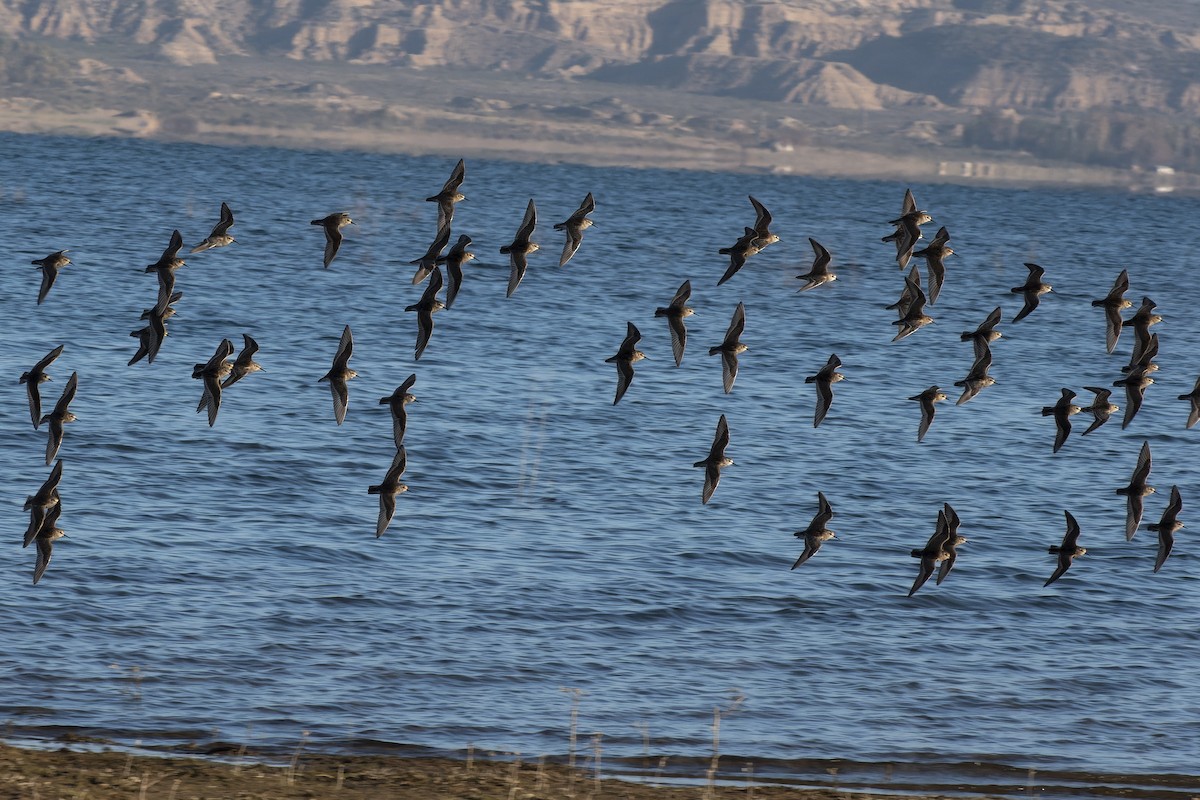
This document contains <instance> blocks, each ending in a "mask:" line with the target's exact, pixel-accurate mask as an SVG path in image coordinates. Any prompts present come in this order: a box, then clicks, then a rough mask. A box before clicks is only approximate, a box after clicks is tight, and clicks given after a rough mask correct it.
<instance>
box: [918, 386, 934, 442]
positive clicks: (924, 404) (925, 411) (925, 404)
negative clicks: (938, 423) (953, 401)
mask: <svg viewBox="0 0 1200 800" xmlns="http://www.w3.org/2000/svg"><path fill="white" fill-rule="evenodd" d="M935 394H936V392H935ZM918 399H919V400H920V401H921V424H920V426H918V428H917V441H918V442H919V441H921V440H922V439H924V438H925V434H926V433H928V432H929V426H930V425H931V424H932V423H933V415H934V413H935V411H934V406H933V397H932V395H930V394H922V395H920V396H919V397H918Z"/></svg>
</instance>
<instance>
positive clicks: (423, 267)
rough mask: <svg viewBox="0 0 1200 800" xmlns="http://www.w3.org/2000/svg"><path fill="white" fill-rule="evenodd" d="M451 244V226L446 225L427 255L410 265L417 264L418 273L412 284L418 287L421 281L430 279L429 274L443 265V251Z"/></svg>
mask: <svg viewBox="0 0 1200 800" xmlns="http://www.w3.org/2000/svg"><path fill="white" fill-rule="evenodd" d="M449 243H450V226H449V225H446V226H445V227H443V228H439V229H438V232H437V237H436V238H434V240H433V242H432V243H431V244H430V245H429V248H428V249H427V250H426V251H425V255H423V256H421V257H420V258H414V259H413V260H412V261H410V262H408V263H409V264H415V265H416V267H417V271H416V272H415V273H413V277H412V282H413V285H414V286H416V285H417V284H418V283H420V282H421V281H423V280H425V279H426V278H428V277H429V273H431V272H433V270H434V269H436V267H437V265H438V264H440V263H443V262H444V261H445V259H444V258H443V257H442V251H443V250H445V249H446V245H447V244H449Z"/></svg>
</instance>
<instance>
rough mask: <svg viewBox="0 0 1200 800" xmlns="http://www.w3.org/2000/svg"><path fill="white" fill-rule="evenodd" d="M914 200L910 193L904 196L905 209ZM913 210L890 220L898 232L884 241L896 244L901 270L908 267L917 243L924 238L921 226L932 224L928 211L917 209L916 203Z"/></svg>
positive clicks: (884, 238) (897, 262) (897, 260)
mask: <svg viewBox="0 0 1200 800" xmlns="http://www.w3.org/2000/svg"><path fill="white" fill-rule="evenodd" d="M910 200H912V194H911V193H908V194H905V196H904V205H905V207H908V206H909V201H910ZM912 206H913V207H912V208H911V209H909V210H908V211H905V212H904V213H902V214H901V215H900V216H899V217H897V218H896V219H893V220H889V221H888V224H889V225H894V226H896V230H895V231H894V232H893V233H892V234H890V235H888V236H884V237H883V241H885V242H890V241H894V242H895V243H896V264H897V265H898V266H899V268H900V269H904V268H905V267H907V266H908V261H909V259H910V258H912V253H913V248H914V247H915V246H916V244H917V241H918V240H919V239H921V238H923V236H924V235H923V234H922V233H921V226H922V225H924V224H925V223H927V222H932V221H933V217H932V216H930V215H929V212H928V211H923V210H921V209H918V208H916V203H915V201H913V202H912Z"/></svg>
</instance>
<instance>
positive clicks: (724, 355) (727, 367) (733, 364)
mask: <svg viewBox="0 0 1200 800" xmlns="http://www.w3.org/2000/svg"><path fill="white" fill-rule="evenodd" d="M737 374H738V357H737V353H735V352H733V351H732V350H722V351H721V385H722V386H723V387H724V388H725V394H729V393H730V392H732V391H733V382H734V381H735V380H737Z"/></svg>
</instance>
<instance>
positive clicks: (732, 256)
mask: <svg viewBox="0 0 1200 800" xmlns="http://www.w3.org/2000/svg"><path fill="white" fill-rule="evenodd" d="M744 266H746V251H745V249H743V248H741V247H738V246H737V245H734V246H733V247H732V248H730V250H729V267H728V268H726V270H725V274H724V275H722V276H721V280H719V281H717V286H720V285H721V284H723V283H725V281H727V280H729V279H730V278H732V277H733V276H734V275H736V274H737V272H738V270H740V269H741V268H742V267H744Z"/></svg>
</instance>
